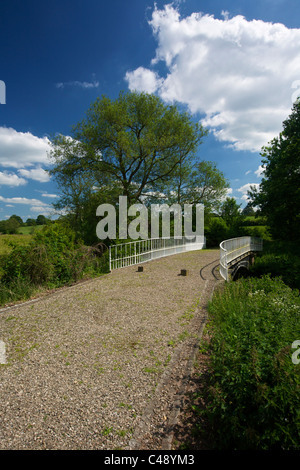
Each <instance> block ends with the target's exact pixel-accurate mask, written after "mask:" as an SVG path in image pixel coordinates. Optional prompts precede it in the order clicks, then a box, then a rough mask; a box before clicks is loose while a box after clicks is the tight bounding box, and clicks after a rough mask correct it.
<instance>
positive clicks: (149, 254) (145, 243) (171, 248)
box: [109, 236, 206, 271]
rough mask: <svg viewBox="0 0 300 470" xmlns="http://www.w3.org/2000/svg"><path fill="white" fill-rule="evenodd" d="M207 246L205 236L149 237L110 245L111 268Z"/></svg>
mask: <svg viewBox="0 0 300 470" xmlns="http://www.w3.org/2000/svg"><path fill="white" fill-rule="evenodd" d="M205 246H206V239H205V237H203V236H195V237H193V238H190V237H182V238H148V239H147V240H136V241H132V242H127V243H121V244H118V245H111V246H110V247H109V270H110V271H112V270H113V269H118V268H124V267H127V266H132V265H134V264H140V263H145V262H146V261H151V260H154V259H157V258H162V257H164V256H170V255H175V254H177V253H183V252H186V251H193V250H202V249H203V248H205Z"/></svg>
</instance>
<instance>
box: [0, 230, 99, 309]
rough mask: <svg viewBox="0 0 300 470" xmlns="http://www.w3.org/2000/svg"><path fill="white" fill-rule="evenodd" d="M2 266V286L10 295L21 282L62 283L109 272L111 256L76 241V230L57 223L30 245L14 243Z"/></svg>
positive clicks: (36, 284)
mask: <svg viewBox="0 0 300 470" xmlns="http://www.w3.org/2000/svg"><path fill="white" fill-rule="evenodd" d="M0 268H1V273H2V277H1V289H2V290H3V291H5V292H6V294H5V298H7V295H8V293H9V292H12V291H13V290H15V289H16V286H17V285H18V286H21V285H24V286H27V285H31V286H32V288H33V287H34V286H45V287H51V288H52V287H59V286H62V285H66V284H70V283H73V282H75V281H78V280H79V279H81V278H83V277H84V276H86V275H88V276H94V275H97V274H100V273H103V272H107V271H108V256H107V253H102V251H101V250H99V249H96V248H94V249H93V248H89V247H85V246H84V245H82V243H80V242H75V234H74V232H73V231H72V230H70V229H69V228H67V227H65V226H63V225H61V224H53V225H50V226H45V228H43V229H42V230H41V231H40V232H37V233H36V234H35V236H34V238H33V240H32V242H31V243H30V244H29V245H28V246H14V247H13V249H12V251H11V252H10V253H9V254H6V255H3V256H2V258H1V266H0ZM17 290H18V291H19V290H20V289H19V287H18V289H17ZM12 298H14V295H12ZM0 301H1V299H0Z"/></svg>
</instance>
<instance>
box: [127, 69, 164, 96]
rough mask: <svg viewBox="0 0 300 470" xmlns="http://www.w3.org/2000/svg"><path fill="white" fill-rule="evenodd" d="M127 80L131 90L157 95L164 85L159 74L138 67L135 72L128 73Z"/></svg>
mask: <svg viewBox="0 0 300 470" xmlns="http://www.w3.org/2000/svg"><path fill="white" fill-rule="evenodd" d="M125 80H127V81H128V82H129V83H130V89H131V90H135V91H138V92H141V91H144V92H146V93H155V92H156V90H157V89H158V88H159V86H160V85H161V84H162V83H163V79H160V78H159V77H158V74H157V73H155V72H153V71H152V70H149V69H146V68H144V67H138V68H137V69H136V70H134V71H133V72H127V73H126V75H125Z"/></svg>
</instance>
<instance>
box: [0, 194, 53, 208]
mask: <svg viewBox="0 0 300 470" xmlns="http://www.w3.org/2000/svg"><path fill="white" fill-rule="evenodd" d="M0 202H6V203H8V204H28V205H34V206H43V207H45V206H47V204H45V203H44V202H42V201H40V200H39V199H28V198H27V197H3V196H0Z"/></svg>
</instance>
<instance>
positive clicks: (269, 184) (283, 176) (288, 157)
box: [249, 101, 300, 241]
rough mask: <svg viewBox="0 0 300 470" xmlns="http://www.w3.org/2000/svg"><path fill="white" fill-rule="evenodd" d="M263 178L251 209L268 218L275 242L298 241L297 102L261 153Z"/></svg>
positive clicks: (252, 194)
mask: <svg viewBox="0 0 300 470" xmlns="http://www.w3.org/2000/svg"><path fill="white" fill-rule="evenodd" d="M261 155H262V157H263V160H262V163H263V165H264V174H263V178H262V181H261V184H260V187H259V190H257V189H255V188H252V190H251V191H250V192H249V195H250V197H251V199H252V205H253V206H258V208H259V210H260V213H261V214H262V215H264V216H266V217H267V220H268V225H269V226H270V230H271V233H272V235H273V237H274V238H275V239H278V240H291V241H298V240H299V234H300V102H299V101H298V102H296V103H295V104H294V106H293V108H292V113H291V115H290V116H289V117H288V119H287V120H286V121H284V122H283V131H282V132H281V133H280V135H279V137H276V138H274V139H273V140H272V141H271V142H270V144H269V146H267V147H264V148H263V149H262V153H261Z"/></svg>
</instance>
